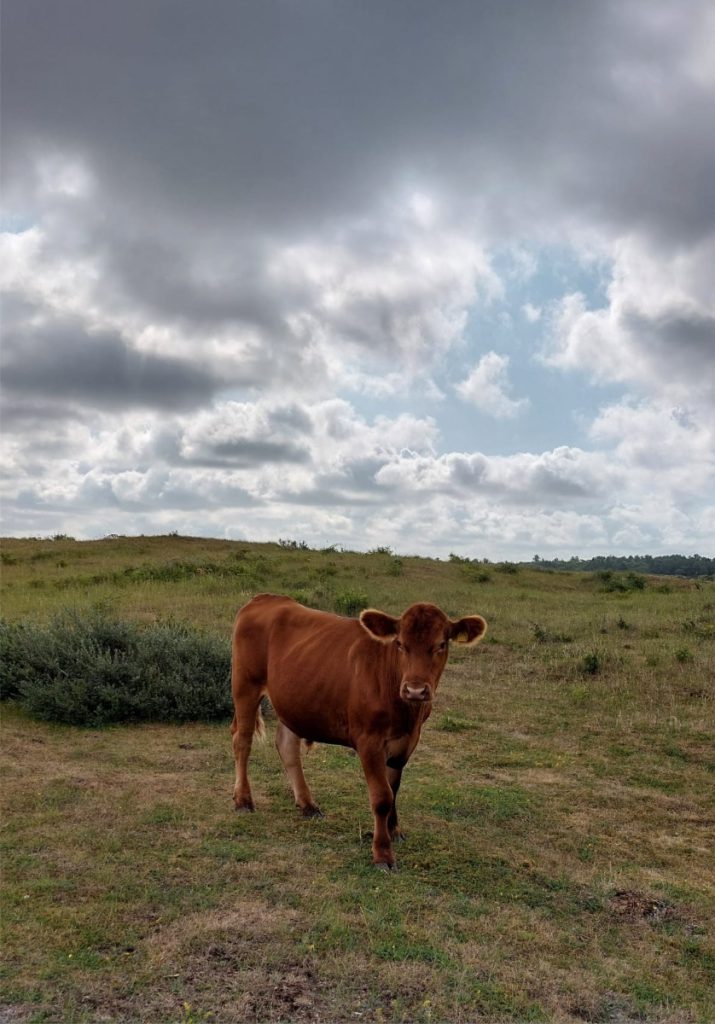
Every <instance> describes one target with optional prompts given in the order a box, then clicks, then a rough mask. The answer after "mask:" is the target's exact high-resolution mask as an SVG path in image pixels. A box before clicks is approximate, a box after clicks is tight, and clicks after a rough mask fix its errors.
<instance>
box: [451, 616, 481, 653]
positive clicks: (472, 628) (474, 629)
mask: <svg viewBox="0 0 715 1024" xmlns="http://www.w3.org/2000/svg"><path fill="white" fill-rule="evenodd" d="M486 631H487V624H486V622H485V621H484V619H483V618H482V617H481V615H465V616H464V618H463V619H457V621H456V622H452V623H451V626H450V631H449V636H450V639H452V640H454V641H455V642H456V643H458V644H466V645H467V646H469V645H471V644H478V643H479V641H480V640H481V639H482V637H483V636H484V634H485V633H486Z"/></svg>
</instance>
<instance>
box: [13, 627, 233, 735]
mask: <svg viewBox="0 0 715 1024" xmlns="http://www.w3.org/2000/svg"><path fill="white" fill-rule="evenodd" d="M0 696H2V699H4V700H7V699H13V700H16V701H18V702H19V703H20V704H21V705H22V706H23V707H24V708H25V709H26V710H27V711H28V712H29V713H30V714H31V715H33V716H34V717H36V718H40V719H43V720H45V721H53V722H64V723H66V724H70V725H87V726H99V725H107V724H109V723H112V722H139V721H171V722H185V721H195V720H211V719H217V718H219V719H220V718H225V717H227V716H228V715H229V714H230V713H231V687H230V650H229V645H228V643H226V642H223V641H220V640H218V639H216V638H214V637H210V636H207V635H206V634H203V633H199V632H197V631H196V630H194V629H191V628H190V627H188V626H185V625H181V624H179V623H175V622H163V623H156V624H154V625H152V626H145V627H144V626H139V625H137V624H135V623H132V622H123V621H119V620H116V619H112V618H110V617H109V616H108V615H107V614H106V613H105V612H103V611H95V612H92V613H89V614H86V613H85V614H80V613H79V612H65V613H62V614H60V615H58V616H57V617H56V618H55V619H53V620H52V621H51V622H50V623H49V624H48V625H39V624H36V623H23V622H20V623H9V622H4V621H0Z"/></svg>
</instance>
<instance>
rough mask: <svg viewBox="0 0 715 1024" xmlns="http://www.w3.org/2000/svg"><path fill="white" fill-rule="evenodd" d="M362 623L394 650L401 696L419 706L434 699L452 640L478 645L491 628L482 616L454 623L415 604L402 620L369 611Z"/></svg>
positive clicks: (431, 606) (436, 610)
mask: <svg viewBox="0 0 715 1024" xmlns="http://www.w3.org/2000/svg"><path fill="white" fill-rule="evenodd" d="M360 624H361V626H362V627H363V629H364V630H366V632H368V633H369V634H370V636H371V637H372V638H373V639H374V640H379V641H380V643H382V644H390V645H391V646H392V647H393V648H394V650H395V652H396V655H397V658H398V663H399V667H400V697H401V698H402V699H403V700H405V701H409V702H410V703H417V704H420V703H425V702H428V701H431V700H432V698H433V697H434V694H435V690H436V689H437V683H438V682H439V680H440V676H441V675H442V672H443V671H444V666H445V665H446V663H447V655H448V653H449V642H450V640H453V641H454V642H455V643H458V644H465V645H467V646H470V645H471V644H476V643H478V642H479V641H480V640H481V638H482V637H483V636H484V634H485V632H486V629H487V624H486V622H485V621H484V619H483V618H482V617H481V615H465V616H464V618H461V619H457V620H456V621H453V620H452V619H449V618H448V617H447V616H446V615H445V614H444V612H443V611H441V610H440V609H439V608H438V607H437V606H436V605H434V604H413V605H411V606H410V607H409V608H408V609H407V611H406V612H404V613H403V614H402V615H401V616H400V617H399V619H396V618H395V617H394V616H392V615H386V614H385V612H379V611H376V610H375V609H374V608H367V609H365V611H364V612H362V614H361V615H360Z"/></svg>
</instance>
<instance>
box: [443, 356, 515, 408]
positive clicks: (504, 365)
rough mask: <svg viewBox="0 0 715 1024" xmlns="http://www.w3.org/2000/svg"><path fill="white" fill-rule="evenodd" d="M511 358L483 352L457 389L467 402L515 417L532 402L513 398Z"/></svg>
mask: <svg viewBox="0 0 715 1024" xmlns="http://www.w3.org/2000/svg"><path fill="white" fill-rule="evenodd" d="M508 370H509V357H508V356H504V355H499V354H498V353H497V352H487V353H486V355H483V356H482V357H481V359H480V360H479V362H478V363H477V365H476V366H475V367H474V369H473V370H472V372H471V373H470V374H469V376H468V377H467V379H466V380H463V381H462V382H461V383H460V384H457V386H456V391H457V394H458V395H459V396H460V398H462V399H464V401H465V402H471V403H472V405H476V407H477V408H478V409H479V410H480V411H481V412H483V413H486V414H487V415H488V416H494V417H496V418H497V419H512V418H513V417H514V416H518V415H519V413H521V412H523V411H524V410H525V409H526V408H527V407H528V405H529V400H528V399H526V398H518V399H514V398H510V397H509V395H508V394H507V392H508V391H509V390H510V384H509V377H508Z"/></svg>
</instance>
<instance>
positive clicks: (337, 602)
mask: <svg viewBox="0 0 715 1024" xmlns="http://www.w3.org/2000/svg"><path fill="white" fill-rule="evenodd" d="M369 607H370V601H369V600H368V598H367V597H366V596H365V594H356V593H354V592H353V591H352V590H346V591H344V592H343V593H342V594H336V595H335V598H334V600H333V608H334V609H335V611H336V612H337V613H338V615H350V616H355V615H359V614H360V612H361V611H362V610H363V608H369Z"/></svg>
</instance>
